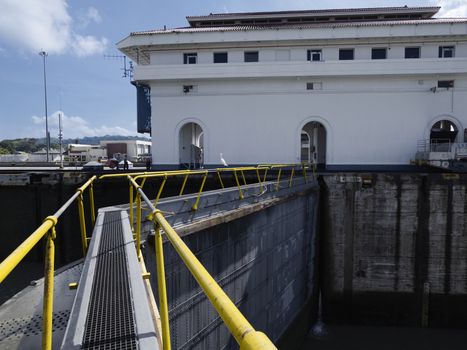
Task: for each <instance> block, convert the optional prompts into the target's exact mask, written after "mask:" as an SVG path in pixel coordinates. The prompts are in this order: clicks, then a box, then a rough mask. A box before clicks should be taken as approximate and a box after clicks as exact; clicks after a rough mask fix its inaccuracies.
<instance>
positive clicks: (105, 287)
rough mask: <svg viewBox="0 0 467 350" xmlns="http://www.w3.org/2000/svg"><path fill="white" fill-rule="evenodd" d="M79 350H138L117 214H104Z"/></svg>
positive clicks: (119, 218) (119, 219)
mask: <svg viewBox="0 0 467 350" xmlns="http://www.w3.org/2000/svg"><path fill="white" fill-rule="evenodd" d="M104 228H105V229H104V230H105V234H103V235H102V238H101V244H100V245H99V253H98V256H97V261H96V271H95V272H94V280H93V282H92V290H91V302H90V303H89V309H88V315H87V319H86V324H85V332H84V337H83V345H82V346H81V349H95V350H101V349H102V350H103V349H137V345H136V334H135V324H134V317H133V308H132V303H131V293H130V285H129V281H128V278H127V276H128V268H127V261H126V255H125V249H124V243H123V230H122V224H121V217H120V213H119V212H110V213H106V214H105V216H104Z"/></svg>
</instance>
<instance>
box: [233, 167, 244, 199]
mask: <svg viewBox="0 0 467 350" xmlns="http://www.w3.org/2000/svg"><path fill="white" fill-rule="evenodd" d="M234 177H235V182H236V183H237V188H238V193H239V194H240V199H243V198H244V196H243V192H242V188H241V187H240V182H239V181H238V176H237V171H236V170H234Z"/></svg>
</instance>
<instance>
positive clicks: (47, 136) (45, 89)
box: [39, 51, 50, 163]
mask: <svg viewBox="0 0 467 350" xmlns="http://www.w3.org/2000/svg"><path fill="white" fill-rule="evenodd" d="M39 55H40V56H42V62H43V66H44V105H45V144H46V148H47V163H48V162H49V150H50V135H49V118H48V116H47V77H46V74H45V58H46V57H47V56H48V55H47V52H45V51H41V52H39Z"/></svg>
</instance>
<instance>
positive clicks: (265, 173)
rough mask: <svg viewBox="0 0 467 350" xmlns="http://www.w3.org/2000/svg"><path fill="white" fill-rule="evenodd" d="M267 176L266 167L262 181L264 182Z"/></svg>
mask: <svg viewBox="0 0 467 350" xmlns="http://www.w3.org/2000/svg"><path fill="white" fill-rule="evenodd" d="M267 176H268V168H264V177H263V182H266V179H267Z"/></svg>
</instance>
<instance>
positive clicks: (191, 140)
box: [179, 123, 204, 169]
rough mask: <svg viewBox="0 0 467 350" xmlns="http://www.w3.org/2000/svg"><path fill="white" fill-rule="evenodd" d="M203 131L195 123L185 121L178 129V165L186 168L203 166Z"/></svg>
mask: <svg viewBox="0 0 467 350" xmlns="http://www.w3.org/2000/svg"><path fill="white" fill-rule="evenodd" d="M203 148H204V132H203V129H202V128H201V126H199V125H198V124H196V123H187V124H185V125H183V127H182V128H181V129H180V135H179V151H180V153H179V154H180V165H181V166H182V167H184V168H188V169H197V168H201V167H203V164H204V159H203Z"/></svg>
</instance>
